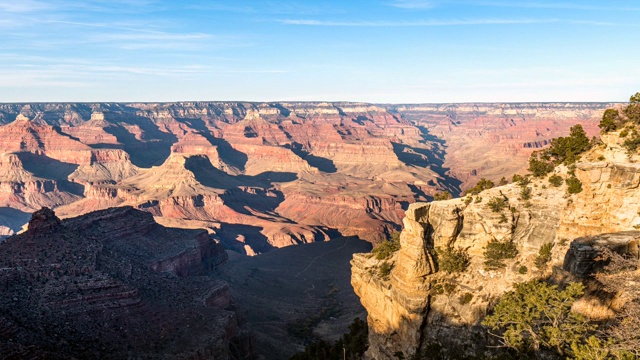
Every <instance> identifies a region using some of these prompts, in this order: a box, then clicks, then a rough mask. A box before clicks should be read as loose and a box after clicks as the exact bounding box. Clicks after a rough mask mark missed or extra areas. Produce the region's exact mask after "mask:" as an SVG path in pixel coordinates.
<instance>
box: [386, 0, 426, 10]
mask: <svg viewBox="0 0 640 360" xmlns="http://www.w3.org/2000/svg"><path fill="white" fill-rule="evenodd" d="M387 5H389V6H393V7H396V8H400V9H430V8H432V7H434V3H433V1H427V0H395V1H393V2H390V3H388V4H387Z"/></svg>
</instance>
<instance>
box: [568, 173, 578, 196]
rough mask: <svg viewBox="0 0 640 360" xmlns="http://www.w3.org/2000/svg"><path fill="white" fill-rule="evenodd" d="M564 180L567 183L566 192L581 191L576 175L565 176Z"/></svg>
mask: <svg viewBox="0 0 640 360" xmlns="http://www.w3.org/2000/svg"><path fill="white" fill-rule="evenodd" d="M565 182H566V183H567V192H568V193H569V194H578V193H580V192H582V183H581V182H580V180H578V178H577V177H575V176H572V177H570V178H567V179H566V180H565Z"/></svg>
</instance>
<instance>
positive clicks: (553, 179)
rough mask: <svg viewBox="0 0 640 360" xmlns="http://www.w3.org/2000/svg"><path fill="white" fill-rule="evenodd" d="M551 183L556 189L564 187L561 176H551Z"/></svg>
mask: <svg viewBox="0 0 640 360" xmlns="http://www.w3.org/2000/svg"><path fill="white" fill-rule="evenodd" d="M549 183H550V184H551V185H553V186H555V187H559V186H560V185H562V176H560V175H551V176H549Z"/></svg>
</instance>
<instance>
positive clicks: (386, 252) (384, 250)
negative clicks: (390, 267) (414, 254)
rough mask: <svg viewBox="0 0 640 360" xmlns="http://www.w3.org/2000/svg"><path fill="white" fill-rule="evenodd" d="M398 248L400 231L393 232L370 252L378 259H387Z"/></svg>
mask: <svg viewBox="0 0 640 360" xmlns="http://www.w3.org/2000/svg"><path fill="white" fill-rule="evenodd" d="M398 250H400V233H399V232H394V233H392V234H391V236H390V238H389V239H388V240H385V241H383V242H382V243H380V244H379V245H378V246H376V247H375V248H374V249H373V251H372V253H373V254H374V256H375V257H376V259H378V260H384V259H388V258H389V257H390V256H391V255H392V254H393V253H394V252H396V251H398Z"/></svg>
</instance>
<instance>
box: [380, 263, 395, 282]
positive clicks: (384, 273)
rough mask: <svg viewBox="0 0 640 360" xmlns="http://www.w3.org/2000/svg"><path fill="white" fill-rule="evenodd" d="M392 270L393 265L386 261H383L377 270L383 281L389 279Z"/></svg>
mask: <svg viewBox="0 0 640 360" xmlns="http://www.w3.org/2000/svg"><path fill="white" fill-rule="evenodd" d="M392 269H393V264H391V263H389V262H388V261H384V262H383V263H382V264H381V265H380V268H379V269H378V274H379V275H380V277H382V278H383V279H388V278H389V274H391V270H392Z"/></svg>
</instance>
